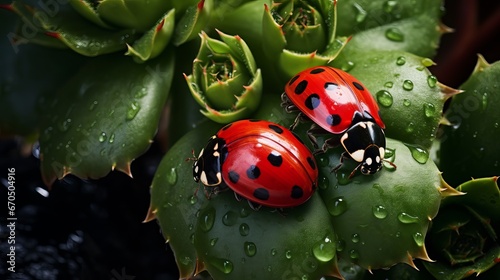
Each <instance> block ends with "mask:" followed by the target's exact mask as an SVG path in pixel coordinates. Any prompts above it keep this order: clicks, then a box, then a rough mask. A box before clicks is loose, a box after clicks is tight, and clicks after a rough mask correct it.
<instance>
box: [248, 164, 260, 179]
mask: <svg viewBox="0 0 500 280" xmlns="http://www.w3.org/2000/svg"><path fill="white" fill-rule="evenodd" d="M247 176H248V178H250V179H257V178H259V176H260V169H259V168H258V167H257V166H256V165H250V167H249V168H248V169H247Z"/></svg>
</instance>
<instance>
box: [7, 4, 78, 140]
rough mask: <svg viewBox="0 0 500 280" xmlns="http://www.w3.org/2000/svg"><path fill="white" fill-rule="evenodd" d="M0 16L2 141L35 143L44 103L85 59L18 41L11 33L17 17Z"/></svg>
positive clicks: (72, 53) (11, 15)
mask: <svg viewBox="0 0 500 280" xmlns="http://www.w3.org/2000/svg"><path fill="white" fill-rule="evenodd" d="M0 12H1V11H0ZM1 13H3V14H2V16H3V18H2V24H1V25H0V33H1V34H6V36H3V37H2V40H0V49H1V50H2V52H1V53H0V138H4V137H11V136H22V137H25V138H27V139H26V140H27V141H28V142H31V141H36V139H37V138H38V132H39V128H40V118H41V116H42V108H41V107H42V106H41V103H42V101H43V100H50V98H51V97H52V96H53V95H54V92H55V91H56V90H57V89H58V88H59V87H60V83H61V81H64V80H67V79H68V78H70V77H71V75H73V74H74V73H75V72H76V71H78V68H79V67H80V66H81V64H82V62H83V57H82V56H80V55H78V54H75V53H74V52H70V51H61V50H57V49H53V48H41V47H39V46H35V45H25V44H23V42H22V41H17V40H15V35H14V33H13V32H10V31H11V30H12V29H13V27H14V26H15V24H16V22H17V17H16V15H14V14H9V13H4V12H1ZM9 32H10V33H9ZM48 65H57V67H48Z"/></svg>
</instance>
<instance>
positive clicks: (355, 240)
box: [351, 233, 360, 243]
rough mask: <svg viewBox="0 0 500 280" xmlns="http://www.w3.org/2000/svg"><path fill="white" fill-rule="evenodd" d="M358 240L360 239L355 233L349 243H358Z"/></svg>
mask: <svg viewBox="0 0 500 280" xmlns="http://www.w3.org/2000/svg"><path fill="white" fill-rule="evenodd" d="M359 240H360V237H359V234H357V233H354V234H353V235H352V236H351V241H352V243H358V242H359Z"/></svg>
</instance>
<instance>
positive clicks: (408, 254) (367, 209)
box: [317, 138, 441, 269]
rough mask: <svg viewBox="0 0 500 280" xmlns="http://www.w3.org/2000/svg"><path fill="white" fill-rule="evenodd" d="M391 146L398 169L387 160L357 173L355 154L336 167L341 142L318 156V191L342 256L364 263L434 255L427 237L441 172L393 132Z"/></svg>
mask: <svg viewBox="0 0 500 280" xmlns="http://www.w3.org/2000/svg"><path fill="white" fill-rule="evenodd" d="M387 151H388V152H387V156H390V157H389V158H388V160H390V161H392V162H393V163H394V164H395V165H396V166H397V169H394V167H393V166H391V165H390V164H388V163H384V167H383V168H382V170H381V171H379V172H378V173H376V174H374V175H370V176H365V175H362V174H361V173H359V172H358V173H356V174H355V175H354V177H353V178H352V179H349V175H350V173H351V172H352V170H353V169H354V168H355V167H356V165H357V163H355V162H354V161H353V160H344V164H343V165H342V167H341V168H340V169H339V170H338V171H337V172H336V173H335V172H332V169H333V168H335V167H336V166H338V164H339V160H340V155H341V153H342V152H343V149H342V148H335V149H330V150H328V151H327V152H326V154H323V155H319V156H318V157H317V162H318V165H319V166H320V177H319V182H320V186H319V191H320V194H321V197H322V199H323V201H324V202H325V205H326V207H327V209H328V211H329V213H330V215H331V223H332V225H333V227H334V230H335V233H337V235H338V238H339V242H340V243H339V244H341V245H340V248H339V249H338V251H339V252H338V254H339V257H340V258H343V259H345V260H347V261H350V262H353V263H355V264H358V265H360V266H362V267H363V268H365V269H378V268H386V267H390V266H392V265H394V264H396V263H400V262H404V263H407V264H409V265H412V266H413V265H414V264H413V260H412V258H420V259H423V260H429V257H428V256H427V253H426V249H425V245H424V239H425V236H426V233H427V229H428V227H429V224H430V220H431V219H432V218H433V217H434V216H436V214H437V213H438V209H439V205H440V202H441V194H440V188H441V176H440V172H439V170H438V168H437V167H436V165H435V164H434V163H433V162H432V161H430V160H429V161H427V162H426V163H425V164H422V163H420V162H418V161H417V159H416V155H415V153H414V151H413V150H412V149H411V148H408V147H407V146H406V145H404V144H403V143H401V142H399V141H396V140H393V139H390V138H387Z"/></svg>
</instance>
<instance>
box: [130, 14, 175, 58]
mask: <svg viewBox="0 0 500 280" xmlns="http://www.w3.org/2000/svg"><path fill="white" fill-rule="evenodd" d="M174 24H175V11H174V10H173V9H172V10H170V11H169V12H167V13H166V14H165V15H164V16H163V17H162V18H161V19H160V20H159V21H158V22H157V23H156V25H154V26H153V27H152V28H151V29H150V30H148V31H147V32H146V33H144V35H142V37H141V38H139V39H138V40H137V41H135V42H134V43H133V44H132V45H131V46H130V45H127V47H128V51H127V53H125V55H131V56H133V57H134V60H135V62H138V63H142V62H144V61H146V60H148V59H152V58H155V57H156V56H158V55H159V54H160V53H161V52H162V51H163V50H164V49H165V47H166V46H167V45H168V43H169V42H170V37H171V36H172V34H173V31H174Z"/></svg>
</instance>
